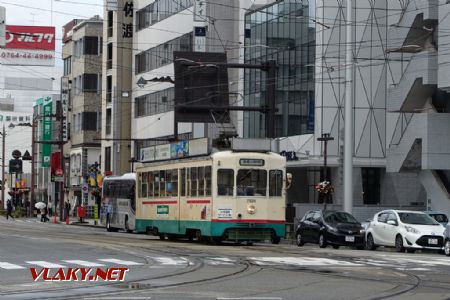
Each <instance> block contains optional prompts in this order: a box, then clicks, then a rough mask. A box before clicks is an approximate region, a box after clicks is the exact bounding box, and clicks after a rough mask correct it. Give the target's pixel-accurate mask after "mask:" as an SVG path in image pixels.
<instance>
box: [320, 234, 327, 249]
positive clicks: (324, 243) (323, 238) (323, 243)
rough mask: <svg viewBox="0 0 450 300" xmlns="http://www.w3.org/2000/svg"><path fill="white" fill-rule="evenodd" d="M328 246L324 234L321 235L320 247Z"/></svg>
mask: <svg viewBox="0 0 450 300" xmlns="http://www.w3.org/2000/svg"><path fill="white" fill-rule="evenodd" d="M326 246H327V242H326V241H325V236H324V234H323V233H321V234H320V236H319V247H320V248H325V247H326Z"/></svg>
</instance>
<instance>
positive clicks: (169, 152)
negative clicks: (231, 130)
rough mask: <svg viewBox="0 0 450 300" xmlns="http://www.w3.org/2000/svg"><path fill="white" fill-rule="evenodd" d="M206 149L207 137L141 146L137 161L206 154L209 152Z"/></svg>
mask: <svg viewBox="0 0 450 300" xmlns="http://www.w3.org/2000/svg"><path fill="white" fill-rule="evenodd" d="M208 149H209V148H208V139H207V138H201V139H195V140H190V141H179V142H175V143H171V144H164V145H157V146H151V147H147V148H141V149H140V155H139V161H141V162H150V161H159V160H168V159H177V158H184V157H190V156H191V157H192V156H197V155H206V154H208V153H209V151H208Z"/></svg>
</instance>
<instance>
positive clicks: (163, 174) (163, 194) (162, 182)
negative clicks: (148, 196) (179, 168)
mask: <svg viewBox="0 0 450 300" xmlns="http://www.w3.org/2000/svg"><path fill="white" fill-rule="evenodd" d="M165 179H166V171H165V170H164V171H159V196H160V197H166V196H167V194H166V180H165Z"/></svg>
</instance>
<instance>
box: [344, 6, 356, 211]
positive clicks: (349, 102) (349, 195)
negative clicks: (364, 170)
mask: <svg viewBox="0 0 450 300" xmlns="http://www.w3.org/2000/svg"><path fill="white" fill-rule="evenodd" d="M352 2H353V0H347V53H346V54H347V55H346V61H345V66H346V70H345V81H346V84H345V123H344V127H345V139H344V211H346V212H348V213H352V210H353V148H354V145H353V143H354V141H353V86H354V82H353V67H354V58H353V26H354V24H353V9H352Z"/></svg>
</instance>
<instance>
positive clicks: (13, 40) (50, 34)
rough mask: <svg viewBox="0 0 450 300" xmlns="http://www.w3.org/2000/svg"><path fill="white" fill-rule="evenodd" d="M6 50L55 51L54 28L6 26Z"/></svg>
mask: <svg viewBox="0 0 450 300" xmlns="http://www.w3.org/2000/svg"><path fill="white" fill-rule="evenodd" d="M6 48H7V49H27V50H46V51H55V27H51V26H18V25H6Z"/></svg>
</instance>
